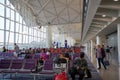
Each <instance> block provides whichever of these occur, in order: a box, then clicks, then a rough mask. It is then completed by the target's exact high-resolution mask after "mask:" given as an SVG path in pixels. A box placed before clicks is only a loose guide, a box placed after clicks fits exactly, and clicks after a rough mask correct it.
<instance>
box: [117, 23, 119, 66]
mask: <svg viewBox="0 0 120 80" xmlns="http://www.w3.org/2000/svg"><path fill="white" fill-rule="evenodd" d="M117 32H118V62H119V66H120V24H118V26H117Z"/></svg>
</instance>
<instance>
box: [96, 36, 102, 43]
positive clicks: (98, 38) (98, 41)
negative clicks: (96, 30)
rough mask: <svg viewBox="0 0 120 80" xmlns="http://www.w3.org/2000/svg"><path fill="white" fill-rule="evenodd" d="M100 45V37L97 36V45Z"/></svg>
mask: <svg viewBox="0 0 120 80" xmlns="http://www.w3.org/2000/svg"><path fill="white" fill-rule="evenodd" d="M100 43H101V41H100V37H99V36H97V37H96V45H100Z"/></svg>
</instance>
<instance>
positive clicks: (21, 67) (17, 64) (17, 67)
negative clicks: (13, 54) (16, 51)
mask: <svg viewBox="0 0 120 80" xmlns="http://www.w3.org/2000/svg"><path fill="white" fill-rule="evenodd" d="M36 66H37V60H36V59H13V60H11V59H3V60H1V61H0V72H1V73H9V72H10V73H11V72H13V73H17V72H26V71H27V72H31V71H32V70H35V68H36Z"/></svg>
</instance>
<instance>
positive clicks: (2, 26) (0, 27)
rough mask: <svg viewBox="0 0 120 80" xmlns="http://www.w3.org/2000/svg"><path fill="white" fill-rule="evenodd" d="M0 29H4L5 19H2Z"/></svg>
mask: <svg viewBox="0 0 120 80" xmlns="http://www.w3.org/2000/svg"><path fill="white" fill-rule="evenodd" d="M0 29H4V18H2V17H0Z"/></svg>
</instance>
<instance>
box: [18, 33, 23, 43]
mask: <svg viewBox="0 0 120 80" xmlns="http://www.w3.org/2000/svg"><path fill="white" fill-rule="evenodd" d="M18 43H22V34H19V40H18Z"/></svg>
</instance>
